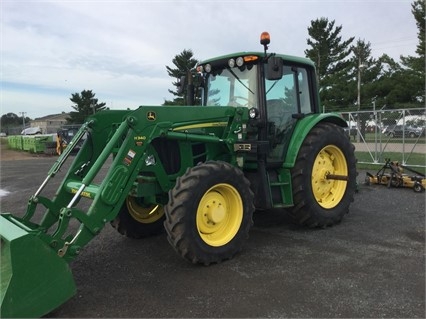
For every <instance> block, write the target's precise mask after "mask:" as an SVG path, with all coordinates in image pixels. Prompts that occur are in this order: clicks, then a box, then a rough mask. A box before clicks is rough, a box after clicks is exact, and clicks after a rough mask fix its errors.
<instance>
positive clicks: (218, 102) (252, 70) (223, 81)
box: [206, 65, 257, 108]
mask: <svg viewBox="0 0 426 319" xmlns="http://www.w3.org/2000/svg"><path fill="white" fill-rule="evenodd" d="M256 74H257V67H256V66H255V65H248V66H243V67H240V68H238V67H235V68H227V69H222V70H220V71H218V72H212V73H210V74H209V75H208V77H207V79H206V80H207V97H206V105H207V106H245V107H249V108H251V107H254V106H256V105H257V98H256V94H255V93H256V92H257V87H256V86H257V81H256V79H257V76H256Z"/></svg>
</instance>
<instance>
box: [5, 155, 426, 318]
mask: <svg viewBox="0 0 426 319" xmlns="http://www.w3.org/2000/svg"><path fill="white" fill-rule="evenodd" d="M4 155H5V154H4V152H2V157H1V158H2V162H1V178H0V188H1V189H2V190H3V191H5V192H4V194H7V195H6V196H3V197H1V211H2V212H6V211H10V212H13V213H15V214H17V215H21V214H22V213H23V212H24V210H25V207H26V203H27V200H28V198H29V196H30V195H31V194H32V193H34V192H35V190H36V189H37V188H38V186H39V185H40V184H41V182H42V181H43V180H44V178H45V176H46V173H47V171H48V170H49V168H50V166H51V165H52V163H53V162H54V160H55V158H49V157H44V156H40V157H31V158H26V159H25V160H21V159H19V158H13V160H6V159H5V157H4ZM364 177H365V171H361V172H360V174H359V176H358V182H359V192H358V193H357V194H356V195H355V201H354V203H353V204H352V206H351V211H350V214H348V215H347V216H346V217H345V218H344V220H343V221H342V223H340V224H339V225H336V226H334V227H331V228H327V229H316V230H310V229H306V228H302V227H298V226H295V225H293V224H292V223H291V222H290V221H289V220H288V219H287V218H286V215H285V213H283V211H280V210H273V211H268V212H259V213H257V214H255V217H254V219H255V224H254V227H253V229H252V231H251V233H250V239H249V240H248V242H247V243H246V245H245V248H244V250H243V251H242V252H241V253H240V254H238V255H237V256H236V257H235V258H234V259H232V260H229V261H227V262H223V263H221V264H218V265H213V266H209V267H205V266H196V265H192V264H189V263H188V262H186V261H184V260H183V259H181V258H180V257H179V256H178V255H177V254H176V253H175V252H174V250H173V249H172V247H171V246H170V245H169V244H168V242H167V239H166V236H165V235H159V236H156V237H152V238H148V239H143V240H131V239H128V238H125V237H122V236H121V235H119V234H118V233H117V232H116V231H115V230H114V229H112V227H110V226H109V225H107V226H106V227H105V228H104V230H103V231H102V232H101V234H100V235H99V236H98V237H97V238H95V239H94V240H93V241H92V242H91V243H90V244H89V245H88V246H86V247H85V249H84V250H83V251H82V253H81V254H80V256H79V257H78V258H77V259H76V260H75V261H73V262H72V263H71V269H72V271H73V274H74V278H75V280H76V284H77V288H78V291H77V294H76V295H75V296H74V297H73V298H71V299H70V300H69V301H67V302H66V303H64V304H63V305H62V306H60V307H59V308H57V309H56V310H54V311H53V312H51V313H50V314H49V315H48V316H47V317H58V318H71V317H75V318H76V317H79V318H84V317H91V318H95V317H114V318H118V317H133V318H136V317H193V318H207V317H216V318H219V317H220V318H231V317H264V318H278V317H279V318H308V317H309V318H361V317H362V318H379V317H380V318H424V317H425V193H421V194H419V193H414V192H413V191H412V190H411V189H395V188H393V189H387V188H386V187H385V186H379V185H373V186H365V185H363V180H364ZM59 182H60V176H58V178H55V180H54V181H53V182H52V183H50V184H49V185H48V187H46V190H45V192H46V193H50V194H53V193H54V190H55V188H56V187H57V185H58V183H59Z"/></svg>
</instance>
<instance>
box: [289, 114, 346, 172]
mask: <svg viewBox="0 0 426 319" xmlns="http://www.w3.org/2000/svg"><path fill="white" fill-rule="evenodd" d="M319 122H330V123H334V124H337V125H339V126H341V127H347V126H348V124H347V123H346V121H345V120H344V119H343V118H342V117H341V116H340V115H339V114H337V113H320V114H312V115H307V116H305V117H304V118H303V119H301V120H299V121H297V123H296V126H295V128H294V131H293V135H292V137H291V140H290V143H289V144H288V148H287V154H286V157H285V159H284V163H283V168H287V169H290V168H293V166H294V164H295V163H296V158H297V154H299V149H300V147H301V146H302V143H303V141H304V140H305V138H306V136H307V135H308V134H309V132H310V131H311V130H312V128H313V127H314V126H315V125H317V124H318V123H319Z"/></svg>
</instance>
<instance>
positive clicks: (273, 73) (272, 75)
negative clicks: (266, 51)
mask: <svg viewBox="0 0 426 319" xmlns="http://www.w3.org/2000/svg"><path fill="white" fill-rule="evenodd" d="M282 76H283V60H282V59H281V58H278V57H275V56H271V57H270V58H269V59H268V63H267V65H266V79H268V80H279V79H281V78H282Z"/></svg>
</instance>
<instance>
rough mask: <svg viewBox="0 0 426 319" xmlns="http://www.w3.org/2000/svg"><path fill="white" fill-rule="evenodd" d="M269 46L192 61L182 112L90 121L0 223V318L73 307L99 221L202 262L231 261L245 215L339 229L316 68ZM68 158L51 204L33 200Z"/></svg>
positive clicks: (344, 164) (344, 206) (332, 117)
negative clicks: (20, 209)
mask: <svg viewBox="0 0 426 319" xmlns="http://www.w3.org/2000/svg"><path fill="white" fill-rule="evenodd" d="M269 42H270V40H269V34H267V33H262V35H261V44H262V45H263V47H264V50H262V51H261V52H241V53H235V54H229V55H225V56H220V57H217V58H213V59H209V60H206V61H203V62H201V63H199V65H198V66H197V72H194V74H195V75H191V76H190V77H188V76H187V77H186V78H183V79H182V81H181V85H182V88H183V89H184V91H185V92H186V96H187V99H186V100H187V103H188V104H189V105H188V106H140V107H139V108H137V109H135V110H133V111H128V110H127V111H124V110H107V111H102V112H99V113H97V114H95V115H93V116H91V117H89V118H88V119H87V121H86V123H85V124H84V125H83V126H82V127H81V128H80V130H79V131H78V132H77V133H76V135H75V137H74V139H73V141H72V142H71V143H70V144H69V145H68V147H67V148H66V149H65V150H64V152H63V153H62V154H61V156H60V157H59V158H58V159H57V160H56V162H55V163H54V165H53V167H52V168H51V169H50V171H49V172H48V174H47V177H46V179H45V180H44V181H43V182H42V183H41V186H40V187H39V188H38V189H37V190H36V191H35V193H34V195H33V196H32V197H31V198H30V199H29V201H28V207H27V210H26V212H25V213H23V214H18V215H13V214H10V213H2V214H1V215H0V235H1V316H2V317H26V316H30V317H36V316H42V315H44V314H46V313H48V312H49V311H51V310H53V309H54V308H56V307H57V306H59V305H60V304H62V303H63V302H65V301H66V300H67V299H69V298H70V297H71V296H73V294H74V293H75V285H74V280H73V278H72V275H71V271H70V267H69V262H70V261H72V260H73V259H74V258H76V257H77V256H78V254H79V252H80V251H81V250H82V249H83V248H84V247H85V246H86V245H87V244H88V243H89V242H90V241H91V240H92V239H93V238H94V237H96V235H97V234H99V232H100V231H101V230H102V228H103V227H104V226H105V224H111V225H112V226H113V227H114V228H116V229H117V231H118V232H119V233H121V234H123V235H125V236H128V237H132V238H141V237H146V236H150V235H154V234H157V233H159V232H162V231H163V230H164V229H165V231H166V233H167V237H168V240H169V242H170V244H171V245H172V246H173V248H174V249H175V250H176V252H177V253H178V254H179V255H180V256H182V257H183V258H184V259H186V260H188V261H190V262H192V263H199V264H204V265H209V264H212V263H218V262H221V261H223V260H227V259H230V258H232V257H234V255H235V254H237V253H238V252H239V251H241V249H242V248H243V245H244V243H245V242H246V240H247V238H248V234H249V231H250V228H251V226H252V224H253V221H252V215H253V213H254V212H255V211H256V210H267V209H272V208H275V209H282V212H283V214H284V213H286V214H290V215H291V216H292V217H293V219H294V220H295V221H296V222H297V223H299V224H302V225H306V226H308V227H327V226H331V225H334V224H336V223H338V222H340V221H341V219H342V217H343V216H344V215H345V214H346V213H347V212H348V210H349V206H350V203H351V202H352V201H353V195H354V192H355V188H356V165H355V164H356V159H355V157H354V147H353V145H352V144H351V143H350V141H349V138H348V136H347V135H346V134H345V132H344V130H343V128H344V127H346V125H347V124H346V122H345V121H344V120H343V119H342V118H341V117H340V116H339V115H338V114H326V113H320V109H321V107H320V102H319V98H318V92H317V84H316V80H315V79H316V77H315V67H314V64H313V63H312V62H311V61H310V60H307V59H304V58H297V57H292V56H287V55H281V54H274V53H269V52H268V50H267V49H268V45H269ZM83 137H85V141H84V143H83V145H82V147H81V149H80V150H79V152H78V153H77V154H76V155H75V156H73V157H69V155H70V153H71V152H72V150H73V146H74V145H78V144H79V141H80V140H81V139H82V138H83ZM67 158H72V159H73V161H72V163H71V164H70V165H69V169H68V171H67V172H66V174H65V176H64V178H63V180H62V182H61V185H60V186H59V188H58V190H57V191H56V194H55V196H54V197H53V198H48V197H46V196H43V190H44V189H45V186H46V185H47V183H49V181H50V180H51V179H52V178H54V177H55V176H56V175H57V173H58V171H59V169H60V168H61V167H62V166H63V164H64V163H65V161H66V160H67ZM87 201H88V202H89V205H87V206H84V205H81V203H82V202H87ZM40 213H41V214H42V215H43V216H42V217H41V216H39V215H40ZM72 226H74V227H72ZM75 226H77V227H75ZM105 271H107V270H105Z"/></svg>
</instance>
